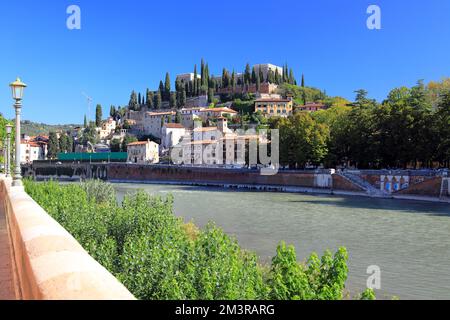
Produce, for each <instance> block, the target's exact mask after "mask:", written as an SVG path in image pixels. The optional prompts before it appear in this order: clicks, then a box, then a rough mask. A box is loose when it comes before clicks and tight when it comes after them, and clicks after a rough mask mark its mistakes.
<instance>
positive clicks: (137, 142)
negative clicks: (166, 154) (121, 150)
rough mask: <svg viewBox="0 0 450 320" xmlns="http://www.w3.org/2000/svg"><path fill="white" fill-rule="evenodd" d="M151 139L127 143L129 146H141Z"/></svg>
mask: <svg viewBox="0 0 450 320" xmlns="http://www.w3.org/2000/svg"><path fill="white" fill-rule="evenodd" d="M148 142H149V141H136V142H131V143H129V144H127V146H140V145H144V144H147V143H148Z"/></svg>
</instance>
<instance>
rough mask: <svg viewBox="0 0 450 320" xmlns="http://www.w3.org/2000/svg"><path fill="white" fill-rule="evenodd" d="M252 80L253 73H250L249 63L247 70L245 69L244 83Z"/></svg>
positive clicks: (246, 66)
mask: <svg viewBox="0 0 450 320" xmlns="http://www.w3.org/2000/svg"><path fill="white" fill-rule="evenodd" d="M250 81H251V74H250V65H249V64H248V63H247V64H246V65H245V71H244V83H245V84H247V83H250Z"/></svg>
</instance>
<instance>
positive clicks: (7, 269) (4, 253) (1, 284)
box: [0, 199, 16, 300]
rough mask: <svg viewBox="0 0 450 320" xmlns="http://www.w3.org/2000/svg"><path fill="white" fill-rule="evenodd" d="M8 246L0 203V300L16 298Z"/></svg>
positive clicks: (8, 240)
mask: <svg viewBox="0 0 450 320" xmlns="http://www.w3.org/2000/svg"><path fill="white" fill-rule="evenodd" d="M0 201H1V199H0ZM10 246H11V244H10V238H9V234H8V230H7V228H6V217H5V213H4V210H3V205H1V203H0V300H14V299H16V296H15V292H14V280H13V273H12V272H13V271H12V264H11V261H12V260H11V250H10Z"/></svg>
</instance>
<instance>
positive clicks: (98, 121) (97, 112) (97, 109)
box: [95, 104, 103, 127]
mask: <svg viewBox="0 0 450 320" xmlns="http://www.w3.org/2000/svg"><path fill="white" fill-rule="evenodd" d="M102 116H103V112H102V106H101V105H100V104H98V105H97V106H96V107H95V126H96V127H101V125H102Z"/></svg>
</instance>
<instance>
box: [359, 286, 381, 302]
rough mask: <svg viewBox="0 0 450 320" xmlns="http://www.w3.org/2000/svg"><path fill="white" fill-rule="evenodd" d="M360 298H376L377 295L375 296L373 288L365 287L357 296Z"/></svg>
mask: <svg viewBox="0 0 450 320" xmlns="http://www.w3.org/2000/svg"><path fill="white" fill-rule="evenodd" d="M359 299H360V300H376V299H377V297H376V296H375V292H374V291H373V289H369V288H367V289H366V290H364V292H363V293H361V296H360V297H359Z"/></svg>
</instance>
